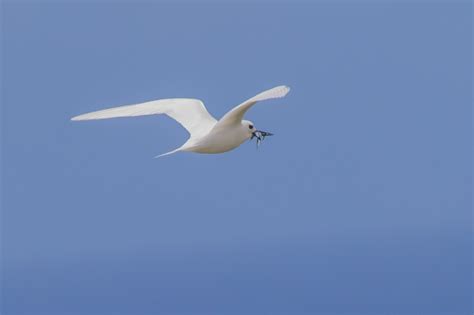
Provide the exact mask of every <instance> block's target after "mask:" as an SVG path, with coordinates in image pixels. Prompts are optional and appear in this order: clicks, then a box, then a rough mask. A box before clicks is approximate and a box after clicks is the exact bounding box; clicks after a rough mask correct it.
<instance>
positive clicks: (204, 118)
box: [71, 85, 290, 157]
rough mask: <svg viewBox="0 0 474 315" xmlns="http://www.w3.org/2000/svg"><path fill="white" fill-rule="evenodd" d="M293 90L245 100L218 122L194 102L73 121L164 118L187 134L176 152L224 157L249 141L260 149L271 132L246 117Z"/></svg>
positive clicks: (173, 101)
mask: <svg viewBox="0 0 474 315" xmlns="http://www.w3.org/2000/svg"><path fill="white" fill-rule="evenodd" d="M289 91H290V88H289V87H287V86H284V85H282V86H277V87H274V88H272V89H270V90H266V91H263V92H262V93H260V94H258V95H256V96H254V97H252V98H250V99H248V100H246V101H245V102H243V103H241V104H240V105H237V106H236V107H234V108H233V109H232V110H230V111H229V112H227V113H226V114H225V115H224V116H223V117H222V118H221V119H219V120H216V119H215V118H214V117H212V115H211V114H209V112H208V111H207V110H206V107H205V106H204V104H203V102H202V101H200V100H198V99H192V98H170V99H161V100H156V101H150V102H145V103H141V104H135V105H126V106H120V107H114V108H108V109H104V110H99V111H95V112H91V113H87V114H83V115H79V116H75V117H73V118H71V120H74V121H76V120H95V119H108V118H117V117H134V116H146V115H157V114H165V115H168V116H169V117H171V118H173V119H174V120H176V121H177V122H178V123H180V124H181V125H182V126H183V127H184V128H185V129H186V130H187V131H188V132H189V138H188V140H187V141H186V142H185V143H184V144H183V145H182V146H180V147H179V148H177V149H174V150H173V151H170V152H166V153H163V154H160V155H158V156H156V157H160V156H165V155H169V154H173V153H176V152H180V151H187V152H195V153H223V152H227V151H230V150H232V149H235V148H237V147H238V146H240V145H241V144H242V143H244V142H245V141H246V140H248V139H250V140H251V139H253V138H256V139H257V145H259V144H260V142H261V141H262V140H263V139H264V138H265V137H266V136H271V135H272V134H271V133H269V132H265V131H261V130H257V129H256V128H255V125H254V124H253V122H251V121H249V120H244V119H243V117H244V114H245V113H246V112H247V110H249V108H250V107H252V106H253V105H255V104H256V103H257V102H259V101H264V100H268V99H274V98H281V97H284V96H285V95H286V94H287V93H288V92H289Z"/></svg>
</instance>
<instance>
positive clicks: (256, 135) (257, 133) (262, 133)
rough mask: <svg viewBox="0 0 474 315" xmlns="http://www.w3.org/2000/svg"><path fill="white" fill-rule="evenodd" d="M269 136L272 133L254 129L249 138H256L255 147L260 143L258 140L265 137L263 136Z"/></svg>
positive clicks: (260, 140)
mask: <svg viewBox="0 0 474 315" xmlns="http://www.w3.org/2000/svg"><path fill="white" fill-rule="evenodd" d="M269 136H273V133H270V132H266V131H262V130H255V131H254V132H252V137H251V138H250V140H252V139H253V138H257V147H258V146H259V145H260V142H262V141H263V139H265V137H269Z"/></svg>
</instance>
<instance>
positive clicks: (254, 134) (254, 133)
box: [242, 120, 273, 145]
mask: <svg viewBox="0 0 474 315" xmlns="http://www.w3.org/2000/svg"><path fill="white" fill-rule="evenodd" d="M242 125H243V127H244V129H245V130H246V132H247V133H248V138H249V139H250V140H252V139H253V138H257V145H259V144H260V142H261V141H262V140H263V139H265V137H268V136H273V133H270V132H266V131H262V130H257V128H255V126H254V124H253V122H251V121H250V120H242Z"/></svg>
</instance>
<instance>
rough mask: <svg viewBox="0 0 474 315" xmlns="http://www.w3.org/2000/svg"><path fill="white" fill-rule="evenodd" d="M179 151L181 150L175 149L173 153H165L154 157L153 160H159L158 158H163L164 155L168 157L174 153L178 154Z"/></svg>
mask: <svg viewBox="0 0 474 315" xmlns="http://www.w3.org/2000/svg"><path fill="white" fill-rule="evenodd" d="M179 151H181V148H177V149H174V150H173V151H170V152H166V153H163V154H160V155H157V156H155V157H154V158H155V159H157V158H159V157H162V156H165V155H170V154H173V153H176V152H179Z"/></svg>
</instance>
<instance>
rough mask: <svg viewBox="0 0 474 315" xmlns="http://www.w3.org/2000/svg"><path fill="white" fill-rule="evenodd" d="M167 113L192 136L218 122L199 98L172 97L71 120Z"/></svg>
mask: <svg viewBox="0 0 474 315" xmlns="http://www.w3.org/2000/svg"><path fill="white" fill-rule="evenodd" d="M157 114H166V115H168V116H169V117H171V118H173V119H174V120H176V121H177V122H179V123H180V124H181V125H182V126H183V127H184V128H186V130H187V131H188V132H189V134H190V135H191V137H192V138H194V137H199V136H203V135H205V134H207V133H208V132H209V131H210V130H211V129H212V127H213V126H214V125H215V123H216V119H215V118H214V117H212V116H211V114H209V112H208V111H207V110H206V107H205V106H204V104H203V103H202V102H201V101H200V100H197V99H191V98H170V99H163V100H157V101H151V102H146V103H141V104H136V105H126V106H120V107H114V108H108V109H104V110H99V111H96V112H91V113H87V114H83V115H79V116H76V117H73V118H71V120H94V119H107V118H117V117H133V116H146V115H157Z"/></svg>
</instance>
